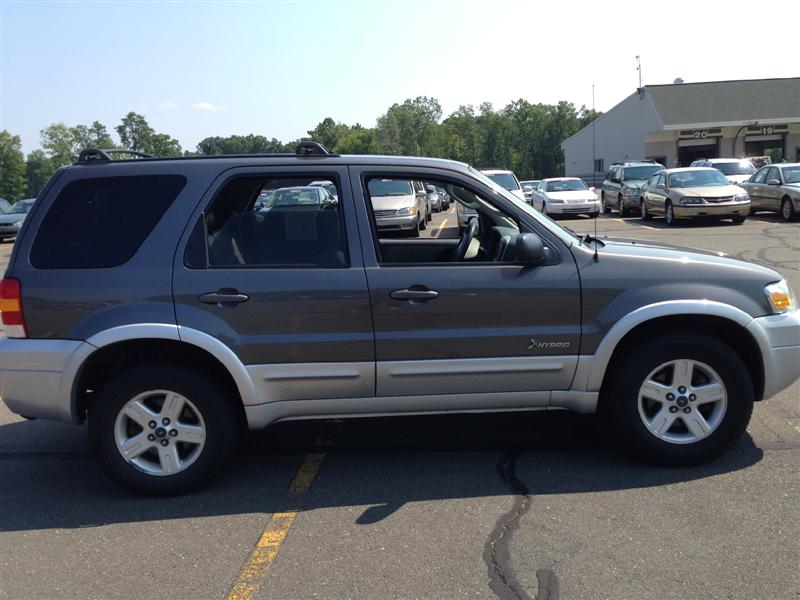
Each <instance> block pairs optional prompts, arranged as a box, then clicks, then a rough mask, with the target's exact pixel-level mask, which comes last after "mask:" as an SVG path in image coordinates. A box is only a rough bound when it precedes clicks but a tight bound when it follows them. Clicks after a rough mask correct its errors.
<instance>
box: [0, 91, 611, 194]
mask: <svg viewBox="0 0 800 600" xmlns="http://www.w3.org/2000/svg"><path fill="white" fill-rule="evenodd" d="M600 114H601V113H599V112H595V111H592V110H591V109H587V108H586V107H585V106H581V107H580V108H576V107H575V105H574V104H572V103H571V102H565V101H561V102H559V103H557V104H532V103H530V102H528V101H526V100H522V99H520V100H516V101H514V102H511V103H509V104H508V105H507V106H505V107H504V108H502V109H500V110H495V109H494V108H493V106H492V104H491V103H488V102H485V103H483V104H481V105H480V106H478V107H477V108H476V107H474V106H472V105H464V106H460V107H459V108H458V109H457V110H456V111H454V112H453V113H452V114H450V115H448V116H447V117H445V118H444V119H442V107H441V105H440V104H439V101H438V100H437V99H435V98H430V97H427V96H419V97H417V98H413V99H412V98H409V99H407V100H405V101H404V102H403V103H402V104H393V105H392V106H390V107H389V109H388V110H387V111H386V113H384V114H383V115H381V116H380V117H378V119H377V122H376V124H375V126H374V127H364V126H362V125H361V124H359V123H356V124H354V125H347V124H345V123H341V122H338V121H335V120H334V119H332V118H330V117H327V118H325V119H323V120H322V121H321V122H320V123H318V124H317V125H316V127H314V128H313V129H309V130H308V132H307V133H308V136H305V137H302V138H300V139H297V140H293V141H290V142H288V143H283V142H281V141H280V140H278V139H276V138H274V137H271V138H268V137H266V136H264V135H255V134H248V135H231V136H227V137H219V136H212V137H207V138H205V139H203V140H202V141H200V142H199V143H198V144H197V148H196V149H195V150H193V151H190V150H184V149H183V148H182V147H181V144H180V143H179V142H178V140H176V139H174V138H172V137H170V136H169V135H167V134H166V133H159V132H157V131H155V130H154V129H153V128H152V127H151V126H150V125H149V124H148V122H147V120H146V119H145V118H144V116H142V115H140V114H137V113H135V112H130V113H128V114H127V115H125V116H124V117H123V118H122V119H121V121H120V123H119V125H117V126H116V127H114V131H115V132H116V134H117V136H118V139H119V141H118V142H117V141H115V140H114V139H112V137H111V134H110V133H109V131H108V129H107V128H106V127H105V125H103V124H102V123H100V122H98V121H94V122H93V123H91V124H90V125H76V126H74V127H69V126H67V125H65V124H64V123H54V124H52V125H50V126H48V127H46V128H44V129H42V131H41V132H40V146H41V148H40V149H37V150H33V151H32V152H31V153H29V154H28V155H27V157H26V156H25V155H24V153H23V152H22V142H21V140H20V137H19V136H18V135H12V134H11V133H10V132H8V131H0V197H3V198H6V199H8V200H11V201H12V202H13V201H17V200H19V199H21V198H30V197H35V196H36V195H37V194H38V193H39V190H40V189H41V188H42V186H43V185H44V184H45V183H46V182H47V180H48V179H49V178H50V176H51V175H52V174H53V173H54V172H55V170H56V169H58V168H59V167H61V166H62V165H68V164H72V163H74V162H75V161H76V160H77V158H78V155H79V154H80V152H81V150H83V149H85V148H117V149H126V150H135V151H138V152H145V153H147V154H152V155H154V156H208V155H215V154H270V153H280V152H294V149H295V146H296V145H297V144H298V143H299V142H301V141H304V140H308V139H312V140H314V141H317V142H320V143H322V144H324V145H325V146H326V147H327V148H328V149H329V150H331V152H334V153H337V154H388V155H405V156H432V157H438V158H449V159H453V160H460V161H463V162H466V163H470V164H472V165H474V166H476V167H481V168H490V167H494V168H507V169H511V170H513V171H514V172H515V173H516V174H517V176H518V177H519V178H520V179H532V178H534V176H535V177H536V178H541V177H553V176H558V175H563V173H564V153H563V152H562V150H561V142H562V141H564V140H565V139H566V138H568V137H569V136H571V135H572V134H573V133H575V132H576V131H578V130H579V129H581V128H582V127H584V126H585V125H587V124H588V123H590V122H591V121H592V120H593V119H595V118H597V117H598V116H599V115H600Z"/></svg>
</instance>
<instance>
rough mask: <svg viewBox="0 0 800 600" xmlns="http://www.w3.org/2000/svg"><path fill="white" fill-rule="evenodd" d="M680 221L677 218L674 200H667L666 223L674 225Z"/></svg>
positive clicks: (665, 207)
mask: <svg viewBox="0 0 800 600" xmlns="http://www.w3.org/2000/svg"><path fill="white" fill-rule="evenodd" d="M677 222H678V219H676V218H675V209H674V208H672V202H670V201H669V200H667V203H666V204H665V205H664V223H666V224H667V225H669V226H670V227H673V226H674V225H676V224H677Z"/></svg>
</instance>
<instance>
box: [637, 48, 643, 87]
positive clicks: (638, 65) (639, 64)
mask: <svg viewBox="0 0 800 600" xmlns="http://www.w3.org/2000/svg"><path fill="white" fill-rule="evenodd" d="M636 70H637V71H639V93H640V94H641V93H642V61H641V57H640V56H639V55H638V54H637V55H636Z"/></svg>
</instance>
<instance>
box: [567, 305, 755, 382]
mask: <svg viewBox="0 0 800 600" xmlns="http://www.w3.org/2000/svg"><path fill="white" fill-rule="evenodd" d="M691 315H701V316H713V317H721V318H723V319H727V320H728V321H731V322H733V323H735V324H737V325H739V326H740V327H741V328H742V329H743V330H745V331H747V332H749V333H750V334H752V335H753V337H754V338H755V341H756V343H757V344H758V347H759V349H760V351H761V354H762V363H763V355H764V352H765V350H766V349H768V348H769V342H768V340H766V339H762V338H763V337H764V336H763V335H758V333H757V332H756V331H755V330H754V329H753V328H748V325H750V324H751V323H752V322H753V321H754V320H755V319H754V318H753V317H752V316H750V315H749V314H747V313H746V312H744V311H743V310H741V309H739V308H736V307H735V306H731V305H730V304H725V303H723V302H715V301H712V300H667V301H665V302H656V303H655V304H648V305H646V306H642V307H640V308H637V309H636V310H634V311H632V312H630V313H628V314H627V315H625V316H624V317H623V318H621V319H620V320H619V321H617V322H616V323H615V324H614V326H613V327H611V329H610V330H609V331H608V333H606V335H605V337H604V338H603V340H602V341H601V342H600V345H599V346H598V347H597V350H596V351H595V353H594V355H592V356H581V357H580V359H579V360H578V368H577V371H576V373H575V383H574V385H573V389H574V390H579V391H588V392H598V391H600V388H601V387H602V385H603V378H604V377H605V374H606V370H607V369H608V365H609V363H610V362H611V357H612V356H613V354H614V350H616V348H617V346H618V345H619V343H620V342H621V341H622V339H623V338H624V337H625V336H626V335H627V334H628V333H630V332H631V331H632V330H633V329H634V328H635V327H637V326H638V325H641V324H642V323H646V322H647V321H652V320H654V319H660V318H662V317H673V316H675V317H677V316H691ZM758 332H760V330H758Z"/></svg>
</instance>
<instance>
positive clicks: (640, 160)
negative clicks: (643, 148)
mask: <svg viewBox="0 0 800 600" xmlns="http://www.w3.org/2000/svg"><path fill="white" fill-rule="evenodd" d="M627 163H649V164H651V165H658V164H661V163H658V162H656V161H654V160H653V159H651V158H629V159H628V160H617V161H614V162H612V163H611V164H612V165H624V164H627Z"/></svg>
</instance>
